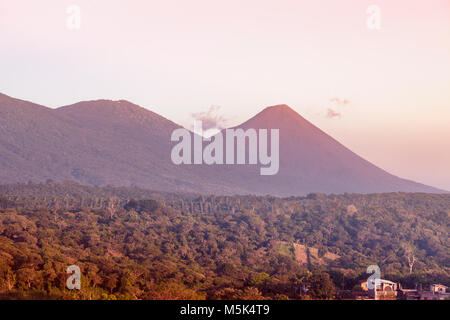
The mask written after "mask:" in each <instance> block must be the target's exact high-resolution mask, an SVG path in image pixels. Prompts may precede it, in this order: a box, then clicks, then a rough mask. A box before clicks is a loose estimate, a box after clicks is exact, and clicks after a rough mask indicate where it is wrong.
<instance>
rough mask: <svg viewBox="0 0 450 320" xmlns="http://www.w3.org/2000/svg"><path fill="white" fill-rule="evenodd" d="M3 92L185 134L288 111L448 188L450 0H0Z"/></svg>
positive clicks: (391, 165) (399, 169) (403, 172)
mask: <svg viewBox="0 0 450 320" xmlns="http://www.w3.org/2000/svg"><path fill="white" fill-rule="evenodd" d="M72 4H73V5H77V6H78V7H79V8H80V9H81V15H80V17H81V20H80V29H70V28H68V26H67V19H68V17H69V16H70V13H69V14H68V13H67V12H66V10H67V7H68V6H69V5H72ZM372 4H375V5H378V6H379V8H380V10H381V11H380V14H381V15H380V17H381V19H380V29H379V30H373V29H369V28H368V27H367V25H366V20H367V19H368V17H369V14H367V13H366V10H367V8H368V7H369V5H372ZM0 92H2V93H5V94H8V95H10V96H13V97H16V98H21V99H25V100H31V101H33V102H37V103H40V104H43V105H46V106H49V107H58V106H62V105H67V104H72V103H74V102H77V101H80V100H90V99H99V98H106V99H114V100H115V99H127V100H130V101H132V102H134V103H136V104H139V105H141V106H143V107H146V108H148V109H151V110H152V111H155V112H157V113H159V114H161V115H163V116H165V117H166V118H169V119H171V120H173V121H175V122H177V123H179V124H182V125H185V126H189V125H190V123H191V121H192V113H197V114H199V113H202V112H203V113H205V112H207V111H208V110H209V109H210V107H211V106H214V109H213V111H214V112H216V113H217V114H218V116H219V118H221V119H225V122H226V124H228V125H236V124H239V123H240V122H243V121H244V120H246V119H248V118H249V117H251V116H253V115H254V114H256V113H257V112H259V111H260V110H261V109H262V108H263V107H266V106H270V105H274V104H281V103H285V104H288V105H290V106H291V107H292V108H293V109H295V110H296V111H297V112H299V113H300V114H302V115H303V116H304V117H305V118H306V119H308V120H310V121H311V122H312V123H314V124H315V125H317V126H318V127H320V128H321V129H322V130H324V131H325V132H327V133H329V134H330V135H332V136H333V137H334V138H336V139H337V140H339V141H340V142H342V143H343V144H344V145H346V146H347V147H349V148H350V149H352V150H353V151H355V152H356V153H358V154H360V155H361V156H363V157H364V158H366V159H368V160H369V161H371V162H373V163H374V164H376V165H378V166H380V167H382V168H383V169H386V170H388V171H389V172H391V173H393V174H395V175H399V176H401V177H405V178H409V179H413V180H416V181H419V182H423V183H427V184H431V185H433V186H437V187H441V188H445V189H447V190H450V1H449V0H427V1H424V0H418V1H416V0H407V1H403V0H402V1H400V0H398V1H397V0H371V1H366V0H329V1H321V0H308V1H301V0H295V1H294V0H292V1H285V0H271V1H264V0H257V1H253V0H252V1H246V0H239V1H235V0H227V1H215V0H207V1H197V0H189V1H187V0H186V1H167V0H164V1H162V0H161V1H148V0H147V1H130V0H129V1H112V0H108V1H103V0H95V1H93V0H89V1H81V0H73V1H64V0H53V1H50V0H40V1H29V0H27V1H23V0H0Z"/></svg>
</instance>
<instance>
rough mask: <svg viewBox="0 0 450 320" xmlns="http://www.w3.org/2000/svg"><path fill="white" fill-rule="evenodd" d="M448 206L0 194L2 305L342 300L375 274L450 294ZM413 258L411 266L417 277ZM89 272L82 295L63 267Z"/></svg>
mask: <svg viewBox="0 0 450 320" xmlns="http://www.w3.org/2000/svg"><path fill="white" fill-rule="evenodd" d="M449 215H450V195H439V194H418V193H415V194H412V193H389V194H371V195H359V194H345V195H323V194H310V195H308V196H306V197H299V198H276V197H269V196H267V197H257V196H220V197H218V196H195V195H192V194H190V195H186V194H166V193H157V192H151V191H145V190H141V189H137V188H132V189H126V188H112V187H105V188H97V187H85V186H81V185H78V184H75V183H66V184H64V185H61V184H56V183H53V182H51V181H49V182H47V183H45V184H33V183H29V184H19V185H8V186H6V185H5V186H0V298H3V299H8V298H49V299H58V298H65V299H72V298H73V299H80V298H82V299H89V298H92V299H117V298H120V299H286V298H290V299H305V298H336V297H337V298H339V296H340V292H341V291H342V290H344V289H347V290H349V289H352V288H353V287H354V286H355V285H357V283H358V280H360V279H366V278H367V277H368V275H367V274H365V271H366V268H367V266H368V265H370V264H378V265H379V266H380V268H381V272H382V277H383V278H388V279H390V280H395V281H400V282H401V283H402V285H403V286H404V287H414V286H415V285H416V284H418V283H422V284H424V285H426V284H429V283H432V282H433V283H434V282H440V283H443V284H447V285H450V250H449V237H448V234H449V223H450V219H449ZM412 257H414V264H413V265H412V266H411V263H410V262H411V261H412ZM72 264H75V265H78V266H79V267H80V268H81V271H82V288H81V290H80V291H77V290H73V291H71V290H68V289H66V288H65V286H66V279H67V277H68V275H67V274H66V268H67V267H68V266H69V265H72Z"/></svg>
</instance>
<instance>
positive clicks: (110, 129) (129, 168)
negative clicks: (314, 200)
mask: <svg viewBox="0 0 450 320" xmlns="http://www.w3.org/2000/svg"><path fill="white" fill-rule="evenodd" d="M238 127H240V128H243V129H248V128H255V129H271V128H275V129H280V156H279V157H280V169H279V172H278V174H277V175H274V176H261V175H260V174H259V168H260V166H259V165H221V166H218V165H212V166H208V165H179V166H177V165H174V164H173V163H172V162H171V159H170V151H171V148H172V146H173V145H174V144H175V143H174V142H171V141H170V135H171V133H172V131H173V130H174V129H176V128H180V126H179V125H177V124H175V123H173V122H172V121H170V120H167V119H165V118H163V117H161V116H159V115H158V114H156V113H153V112H151V111H149V110H147V109H144V108H141V107H139V106H137V105H134V104H133V103H130V102H128V101H124V100H120V101H110V100H96V101H86V102H79V103H76V104H73V105H70V106H64V107H61V108H58V109H51V108H47V107H44V106H41V105H37V104H34V103H31V102H27V101H23V100H19V99H14V98H11V97H9V96H6V95H3V94H0V183H15V182H27V181H29V180H32V181H45V180H47V179H53V180H56V181H63V180H74V181H77V182H79V183H83V184H90V185H108V184H110V185H115V186H132V185H136V186H139V187H143V188H148V189H153V190H162V191H175V192H180V191H185V192H200V193H213V194H234V193H236V194H272V195H279V196H290V195H305V194H307V193H310V192H324V193H344V192H353V193H374V192H394V191H406V192H433V193H440V192H443V191H442V190H439V189H436V188H433V187H430V186H426V185H423V184H419V183H416V182H413V181H409V180H405V179H401V178H398V177H395V176H393V175H391V174H389V173H387V172H386V171H384V170H382V169H380V168H378V167H376V166H374V165H373V164H371V163H370V162H368V161H366V160H364V159H362V158H361V157H359V156H358V155H356V154H355V153H353V152H352V151H350V150H349V149H347V148H346V147H344V146H343V145H342V144H340V143H339V142H337V141H336V140H334V139H333V138H332V137H330V136H329V135H327V134H326V133H324V132H323V131H321V130H320V129H318V128H317V127H315V126H314V125H312V124H311V123H310V122H308V121H307V120H305V119H304V118H303V117H301V116H300V115H299V114H298V113H296V112H295V111H294V110H292V109H291V108H290V107H288V106H286V105H279V106H273V107H268V108H266V109H264V110H263V111H261V112H260V113H258V114H257V115H256V116H254V117H253V118H251V119H249V120H248V121H246V122H245V123H243V124H241V125H239V126H238Z"/></svg>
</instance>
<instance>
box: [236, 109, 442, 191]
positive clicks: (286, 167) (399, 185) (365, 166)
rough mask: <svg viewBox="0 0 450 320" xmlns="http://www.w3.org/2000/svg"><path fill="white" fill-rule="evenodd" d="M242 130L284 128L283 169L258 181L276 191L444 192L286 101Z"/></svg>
mask: <svg viewBox="0 0 450 320" xmlns="http://www.w3.org/2000/svg"><path fill="white" fill-rule="evenodd" d="M238 128H243V129H248V128H259V129H277V128H279V129H280V170H279V172H278V174H277V175H276V176H273V177H260V178H259V179H258V180H259V181H260V183H259V184H258V185H261V184H263V185H264V187H263V188H264V189H267V191H269V193H271V194H273V193H275V194H299V193H301V194H304V193H308V192H314V191H317V192H325V193H342V192H355V193H374V192H392V191H407V192H440V191H442V190H438V189H436V188H433V187H428V186H425V185H423V184H419V183H415V182H413V181H408V180H404V179H400V178H398V177H395V176H393V175H391V174H389V173H387V172H386V171H384V170H382V169H380V168H378V167H376V166H374V165H373V164H371V163H370V162H368V161H366V160H365V159H363V158H361V157H359V156H358V155H357V154H355V153H354V152H352V151H350V150H349V149H347V148H346V147H344V146H343V145H342V144H340V143H339V142H338V141H336V140H335V139H333V138H332V137H330V136H329V135H327V134H326V133H325V132H323V131H322V130H320V129H319V128H317V127H315V126H314V125H313V124H311V123H310V122H308V121H307V120H305V119H304V118H303V117H302V116H300V115H299V114H298V113H296V112H295V111H294V110H292V109H291V108H290V107H288V106H286V105H278V106H273V107H268V108H266V109H264V110H263V111H261V112H260V113H259V114H257V115H256V116H254V117H253V118H251V119H250V120H248V121H246V122H244V123H243V124H241V125H239V126H238ZM247 181H248V180H247ZM249 182H250V181H249Z"/></svg>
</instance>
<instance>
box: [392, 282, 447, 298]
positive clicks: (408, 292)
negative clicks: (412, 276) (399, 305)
mask: <svg viewBox="0 0 450 320" xmlns="http://www.w3.org/2000/svg"><path fill="white" fill-rule="evenodd" d="M447 289H448V287H447V286H444V285H442V284H432V285H431V286H430V290H429V291H427V290H422V286H419V288H417V289H402V288H401V289H400V290H399V299H401V300H446V299H450V293H448V292H447Z"/></svg>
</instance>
